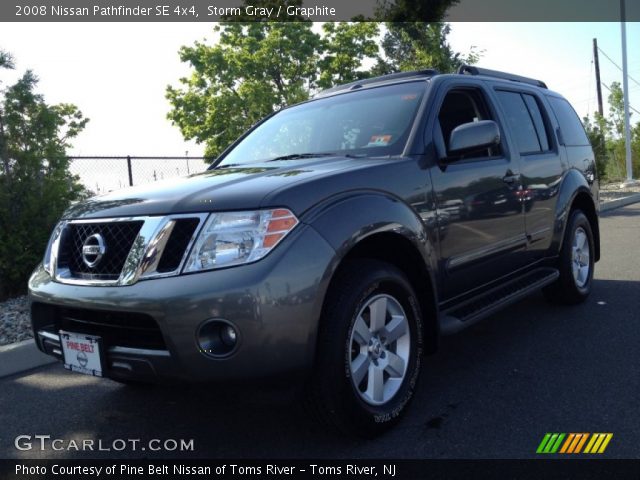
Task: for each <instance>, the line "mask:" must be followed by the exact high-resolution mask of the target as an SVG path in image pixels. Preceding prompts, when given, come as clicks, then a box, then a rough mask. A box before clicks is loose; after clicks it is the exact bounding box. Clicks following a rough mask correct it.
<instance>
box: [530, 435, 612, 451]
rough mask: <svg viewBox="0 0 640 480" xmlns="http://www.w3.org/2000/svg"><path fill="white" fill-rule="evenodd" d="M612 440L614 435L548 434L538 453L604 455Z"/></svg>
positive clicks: (543, 439)
mask: <svg viewBox="0 0 640 480" xmlns="http://www.w3.org/2000/svg"><path fill="white" fill-rule="evenodd" d="M565 438H566V440H565ZM612 438H613V433H593V434H591V433H569V434H566V433H546V434H545V435H544V437H543V438H542V441H541V442H540V445H538V448H537V450H536V453H563V454H572V453H573V454H575V453H591V454H593V453H596V454H600V453H604V451H605V450H606V449H607V446H608V445H609V442H610V441H611V439H612ZM587 440H588V442H587ZM563 441H564V442H563ZM585 444H586V447H585ZM583 447H584V450H583Z"/></svg>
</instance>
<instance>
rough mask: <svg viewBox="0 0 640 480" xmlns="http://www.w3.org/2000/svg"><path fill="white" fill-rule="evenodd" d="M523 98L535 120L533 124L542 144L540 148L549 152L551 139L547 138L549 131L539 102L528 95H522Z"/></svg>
mask: <svg viewBox="0 0 640 480" xmlns="http://www.w3.org/2000/svg"><path fill="white" fill-rule="evenodd" d="M522 98H524V101H525V102H526V104H527V107H528V108H529V114H530V115H531V118H532V119H533V123H534V125H535V126H536V133H537V134H538V141H539V142H540V147H541V148H542V150H543V151H547V150H549V139H548V138H547V129H546V128H545V126H544V120H543V118H542V113H540V106H539V105H538V102H537V101H536V99H535V98H534V96H533V95H528V94H526V93H523V94H522Z"/></svg>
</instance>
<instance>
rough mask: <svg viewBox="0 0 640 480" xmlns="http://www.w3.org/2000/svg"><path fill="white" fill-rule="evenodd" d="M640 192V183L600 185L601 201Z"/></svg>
mask: <svg viewBox="0 0 640 480" xmlns="http://www.w3.org/2000/svg"><path fill="white" fill-rule="evenodd" d="M634 193H640V183H637V184H635V185H631V186H626V187H624V188H620V182H618V183H609V184H604V185H600V201H601V202H608V201H610V200H617V199H619V198H624V197H628V196H630V195H633V194H634Z"/></svg>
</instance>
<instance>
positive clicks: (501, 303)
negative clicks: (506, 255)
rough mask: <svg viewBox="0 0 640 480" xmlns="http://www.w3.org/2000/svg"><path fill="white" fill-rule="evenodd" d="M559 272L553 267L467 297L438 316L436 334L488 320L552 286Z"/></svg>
mask: <svg viewBox="0 0 640 480" xmlns="http://www.w3.org/2000/svg"><path fill="white" fill-rule="evenodd" d="M559 275H560V273H559V272H558V270H556V269H555V268H539V269H537V270H534V271H532V272H529V273H527V274H526V275H524V276H522V277H518V278H516V279H514V280H511V281H509V282H508V283H506V284H504V285H500V286H498V287H496V288H493V289H491V290H489V291H488V292H484V293H482V294H480V295H478V296H476V297H473V298H470V299H468V300H466V301H464V302H463V303H460V304H458V305H454V306H453V307H451V308H449V309H448V310H445V311H444V312H443V313H442V315H441V317H440V333H442V335H451V334H452V333H456V332H459V331H460V330H462V329H464V328H467V327H469V326H471V325H473V324H474V323H476V322H478V321H480V320H482V319H483V318H486V317H488V316H489V315H491V314H493V313H495V312H497V311H498V310H501V309H502V308H504V307H506V306H507V305H510V304H512V303H514V302H517V301H518V300H520V299H522V298H524V297H526V296H528V295H529V294H531V293H533V292H534V291H536V290H539V289H541V288H542V287H544V286H546V285H549V284H550V283H553V282H554V281H555V280H556V279H557V278H558V276H559Z"/></svg>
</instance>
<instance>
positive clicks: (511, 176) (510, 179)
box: [502, 170, 520, 185]
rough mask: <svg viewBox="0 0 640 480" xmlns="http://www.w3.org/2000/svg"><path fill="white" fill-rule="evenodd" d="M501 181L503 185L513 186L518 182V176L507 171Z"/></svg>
mask: <svg viewBox="0 0 640 480" xmlns="http://www.w3.org/2000/svg"><path fill="white" fill-rule="evenodd" d="M502 180H503V181H504V182H505V183H508V184H509V185H513V184H514V183H516V182H517V181H518V180H520V174H519V173H513V172H512V171H511V170H508V171H507V173H506V174H505V176H504V177H502Z"/></svg>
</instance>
